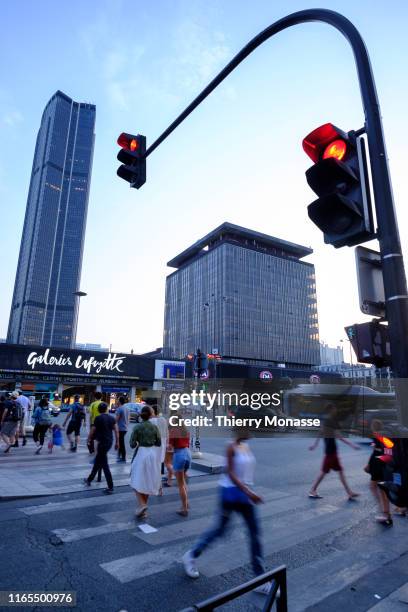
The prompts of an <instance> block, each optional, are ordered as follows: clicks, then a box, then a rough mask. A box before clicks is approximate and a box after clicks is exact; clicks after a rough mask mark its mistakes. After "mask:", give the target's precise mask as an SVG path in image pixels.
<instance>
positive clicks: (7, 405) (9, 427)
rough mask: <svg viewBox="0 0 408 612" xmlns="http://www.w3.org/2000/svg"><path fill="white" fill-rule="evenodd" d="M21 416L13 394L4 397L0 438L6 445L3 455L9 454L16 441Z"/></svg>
mask: <svg viewBox="0 0 408 612" xmlns="http://www.w3.org/2000/svg"><path fill="white" fill-rule="evenodd" d="M21 416H22V411H21V406H20V404H18V403H17V402H16V399H15V396H14V394H12V395H11V396H10V397H5V399H4V407H3V415H2V417H1V437H2V439H3V441H4V442H5V443H6V445H7V446H6V449H5V450H4V452H5V453H9V452H10V449H11V448H12V447H13V446H14V444H15V441H16V433H17V430H18V425H19V421H20V419H21Z"/></svg>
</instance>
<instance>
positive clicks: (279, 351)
mask: <svg viewBox="0 0 408 612" xmlns="http://www.w3.org/2000/svg"><path fill="white" fill-rule="evenodd" d="M206 238H207V239H206V240H204V239H203V240H202V241H199V242H198V243H196V244H197V245H198V247H199V248H193V247H194V245H193V247H190V248H189V249H187V250H186V251H185V252H184V253H182V254H181V255H179V256H177V257H176V258H174V259H173V260H172V261H171V262H169V265H172V266H175V267H178V268H179V269H178V270H177V271H176V272H174V273H173V274H171V275H170V276H169V277H167V282H166V305H165V322H164V350H165V354H166V355H167V356H173V357H178V358H182V357H185V356H186V355H187V354H189V353H193V352H194V351H195V349H196V348H197V347H200V348H201V350H203V351H205V352H212V351H213V349H217V350H218V353H219V354H220V355H222V356H223V357H231V358H236V359H245V360H248V361H249V360H256V361H258V360H259V361H265V362H270V363H275V364H278V363H285V364H286V365H300V366H313V365H316V364H319V363H320V353H319V330H318V318H317V302H316V285H315V271H314V266H313V265H312V264H310V263H307V262H303V261H301V260H300V257H302V256H304V255H306V254H310V253H311V252H312V251H311V249H306V248H305V247H301V246H300V245H294V244H291V243H287V242H285V241H281V240H279V239H277V238H273V237H272V236H266V235H263V234H258V233H257V232H251V231H250V230H246V229H245V228H240V227H239V226H233V225H231V224H226V223H225V224H223V225H222V226H220V228H217V230H214V232H212V233H211V234H209V235H208V236H207V237H206Z"/></svg>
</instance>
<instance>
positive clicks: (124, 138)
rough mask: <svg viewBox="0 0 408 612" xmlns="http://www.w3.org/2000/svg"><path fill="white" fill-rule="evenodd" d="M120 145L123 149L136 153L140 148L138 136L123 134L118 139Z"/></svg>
mask: <svg viewBox="0 0 408 612" xmlns="http://www.w3.org/2000/svg"><path fill="white" fill-rule="evenodd" d="M118 145H119V146H120V147H122V149H127V150H128V151H136V149H137V148H138V142H137V136H133V134H126V133H125V132H122V134H121V135H120V136H119V138H118Z"/></svg>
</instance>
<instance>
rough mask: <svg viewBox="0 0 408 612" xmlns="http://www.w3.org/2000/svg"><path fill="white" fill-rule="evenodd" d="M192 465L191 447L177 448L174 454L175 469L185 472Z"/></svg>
mask: <svg viewBox="0 0 408 612" xmlns="http://www.w3.org/2000/svg"><path fill="white" fill-rule="evenodd" d="M190 465H191V453H190V449H189V448H175V449H174V454H173V470H174V471H175V472H185V471H186V470H188V469H189V467H190Z"/></svg>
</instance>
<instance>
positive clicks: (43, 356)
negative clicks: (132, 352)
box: [27, 348, 126, 374]
mask: <svg viewBox="0 0 408 612" xmlns="http://www.w3.org/2000/svg"><path fill="white" fill-rule="evenodd" d="M73 359H74V361H73ZM125 359H126V355H117V354H116V353H114V354H113V355H112V354H111V353H109V354H108V356H107V357H105V358H104V359H102V360H101V358H100V357H99V358H97V357H95V356H94V355H92V356H91V357H83V356H82V355H78V357H77V358H76V359H75V358H72V359H71V357H69V356H66V355H64V353H60V354H59V355H53V354H52V353H51V349H49V348H47V349H45V351H44V352H42V353H38V352H37V351H32V352H31V353H30V354H29V355H28V357H27V365H28V366H30V368H31V369H32V370H35V369H38V368H36V366H37V365H38V364H40V365H44V366H61V367H62V368H63V367H66V366H70V367H73V368H75V370H85V372H87V374H93V373H96V374H99V373H101V372H102V373H103V374H105V373H106V372H119V373H122V374H123V368H122V369H121V367H120V366H121V365H122V364H123V362H124V361H125Z"/></svg>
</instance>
